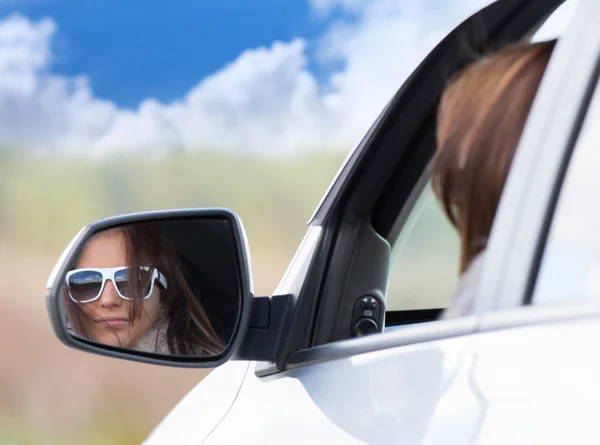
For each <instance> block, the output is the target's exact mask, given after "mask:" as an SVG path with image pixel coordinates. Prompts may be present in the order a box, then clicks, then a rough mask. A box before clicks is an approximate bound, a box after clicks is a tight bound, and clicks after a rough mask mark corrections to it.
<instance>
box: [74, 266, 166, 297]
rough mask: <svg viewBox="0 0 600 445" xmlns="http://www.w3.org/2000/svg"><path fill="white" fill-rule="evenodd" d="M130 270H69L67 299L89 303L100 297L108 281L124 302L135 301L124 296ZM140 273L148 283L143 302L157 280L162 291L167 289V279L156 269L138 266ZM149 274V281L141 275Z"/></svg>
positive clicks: (106, 268)
mask: <svg viewBox="0 0 600 445" xmlns="http://www.w3.org/2000/svg"><path fill="white" fill-rule="evenodd" d="M130 269H131V268H130V267H128V266H119V267H104V268H102V267H93V268H86V269H73V270H70V271H69V272H67V275H66V276H65V283H66V285H67V291H68V293H69V297H70V298H71V300H73V301H74V302H75V303H90V302H92V301H95V300H97V299H98V298H100V295H102V291H103V290H104V285H105V284H106V281H107V280H110V281H112V283H113V286H114V287H115V289H116V290H117V294H118V295H119V297H121V298H122V299H124V300H135V298H130V297H127V296H126V295H125V292H127V285H128V283H129V271H130ZM140 273H142V276H141V278H142V280H143V281H144V282H148V290H147V291H146V295H145V296H144V297H143V298H142V299H143V300H146V299H148V298H150V295H152V291H153V290H154V282H155V281H156V280H158V282H159V283H160V285H161V286H162V287H163V288H164V289H167V279H166V278H165V276H164V275H163V274H162V273H160V272H159V270H158V269H156V268H154V269H151V268H150V267H146V266H140ZM149 273H151V274H152V275H151V276H150V277H149V278H150V279H149V280H147V278H148V276H143V275H144V274H146V275H147V274H149Z"/></svg>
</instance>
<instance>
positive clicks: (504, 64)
mask: <svg viewBox="0 0 600 445" xmlns="http://www.w3.org/2000/svg"><path fill="white" fill-rule="evenodd" d="M555 43H556V40H550V41H547V42H539V43H518V44H513V45H510V46H508V47H505V48H504V49H502V50H500V51H498V52H497V53H495V54H492V55H489V56H486V57H483V58H482V59H481V60H479V61H477V62H475V63H472V64H471V65H469V66H468V67H467V68H466V69H464V70H463V71H462V72H461V73H459V74H458V76H457V77H456V78H455V79H454V80H453V81H452V82H450V83H449V85H448V86H447V87H446V89H445V91H444V93H443V95H442V99H441V102H440V106H439V108H438V121H437V135H436V137H437V151H436V153H435V155H434V158H433V165H432V185H433V189H434V191H435V193H436V195H437V197H438V199H439V200H440V201H441V202H442V205H443V207H444V211H445V213H446V215H447V217H448V218H449V219H450V221H451V223H452V224H453V225H454V226H455V227H456V229H457V230H458V232H459V234H460V238H461V261H460V272H461V273H462V272H464V271H465V270H466V269H467V267H468V266H469V264H470V262H471V260H472V259H473V258H474V257H475V256H476V255H477V254H479V253H480V252H481V251H483V250H484V249H485V246H486V244H487V238H488V236H489V234H490V231H491V227H492V222H493V219H494V216H495V214H496V208H497V206H498V203H499V201H500V196H501V194H502V189H503V187H504V182H505V181H506V177H507V175H508V170H509V168H510V165H511V162H512V159H513V155H514V153H515V150H516V148H517V144H518V142H519V139H520V137H521V132H522V130H523V127H524V125H525V121H526V119H527V115H528V114H529V110H530V108H531V105H532V103H533V99H534V97H535V94H536V91H537V89H538V86H539V83H540V81H541V78H542V75H543V73H544V71H545V69H546V65H547V64H548V60H549V59H550V56H551V54H552V51H553V49H554V46H555Z"/></svg>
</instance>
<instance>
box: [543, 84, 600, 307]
mask: <svg viewBox="0 0 600 445" xmlns="http://www.w3.org/2000/svg"><path fill="white" fill-rule="evenodd" d="M598 122H600V90H599V89H598V88H596V91H595V93H594V97H593V99H592V102H591V104H590V108H589V109H588V113H587V116H586V118H585V121H584V123H583V126H582V129H581V132H580V134H579V137H578V139H577V142H576V144H575V148H574V151H573V153H572V155H571V159H570V161H569V166H568V169H567V172H566V175H565V178H564V181H563V184H562V188H561V191H560V195H559V198H558V202H557V206H556V209H555V212H554V217H553V220H552V224H551V227H550V232H549V235H548V239H547V241H546V246H545V248H544V254H543V257H542V262H541V265H540V270H539V273H538V280H537V283H536V286H535V290H534V295H533V303H534V304H540V303H543V304H548V303H552V302H564V301H565V300H573V299H582V300H585V299H592V298H594V299H595V298H598V297H600V199H599V193H598V192H599V191H600V174H599V173H600V127H599V125H598Z"/></svg>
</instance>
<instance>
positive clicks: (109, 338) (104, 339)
mask: <svg viewBox="0 0 600 445" xmlns="http://www.w3.org/2000/svg"><path fill="white" fill-rule="evenodd" d="M94 341H95V342H97V343H101V344H103V345H105V346H114V347H116V348H126V349H131V348H132V346H131V343H132V342H131V339H129V338H121V337H120V336H119V337H115V336H114V335H101V336H97V337H96V338H94Z"/></svg>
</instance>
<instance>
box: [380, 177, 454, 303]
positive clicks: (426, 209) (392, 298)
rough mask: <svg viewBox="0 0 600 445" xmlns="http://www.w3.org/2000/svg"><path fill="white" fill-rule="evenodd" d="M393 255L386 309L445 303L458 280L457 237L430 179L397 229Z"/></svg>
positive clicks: (447, 301) (448, 300) (450, 296)
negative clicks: (400, 228)
mask: <svg viewBox="0 0 600 445" xmlns="http://www.w3.org/2000/svg"><path fill="white" fill-rule="evenodd" d="M392 258H393V263H392V268H391V272H390V280H389V284H388V290H387V301H386V308H387V311H399V310H416V309H438V308H446V307H447V306H448V304H449V302H450V299H451V298H452V294H453V293H454V291H455V289H456V286H457V284H458V279H459V276H458V272H459V271H458V267H459V260H460V244H459V237H458V234H457V232H456V230H455V229H454V227H453V226H452V225H451V224H450V222H449V221H448V219H447V218H446V215H445V214H444V212H443V209H442V206H441V204H440V203H438V201H437V198H436V197H435V195H434V194H433V189H432V188H431V184H430V183H429V182H428V183H427V186H426V187H425V188H424V189H423V191H422V192H421V195H420V196H419V198H418V199H417V201H416V203H415V205H414V207H413V209H412V211H411V213H410V214H409V216H408V218H407V220H406V222H405V224H404V227H403V228H402V230H401V231H400V234H399V236H398V239H397V240H396V243H395V244H394V248H393V253H392Z"/></svg>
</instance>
